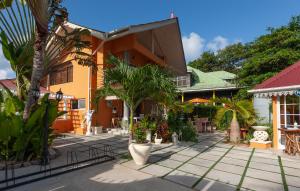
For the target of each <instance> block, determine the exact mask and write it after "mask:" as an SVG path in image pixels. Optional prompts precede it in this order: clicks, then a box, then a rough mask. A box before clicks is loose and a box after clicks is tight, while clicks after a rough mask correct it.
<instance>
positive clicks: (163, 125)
mask: <svg viewBox="0 0 300 191" xmlns="http://www.w3.org/2000/svg"><path fill="white" fill-rule="evenodd" d="M156 133H157V136H158V138H162V142H168V141H170V139H171V135H172V134H171V132H170V129H169V126H168V122H167V121H166V120H162V121H160V122H159V123H158V126H157V130H156Z"/></svg>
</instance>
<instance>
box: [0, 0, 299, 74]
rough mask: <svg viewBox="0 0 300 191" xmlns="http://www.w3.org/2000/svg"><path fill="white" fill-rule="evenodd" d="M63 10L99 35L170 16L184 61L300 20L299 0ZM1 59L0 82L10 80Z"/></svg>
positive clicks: (69, 3)
mask: <svg viewBox="0 0 300 191" xmlns="http://www.w3.org/2000/svg"><path fill="white" fill-rule="evenodd" d="M83 2H84V3H83ZM64 5H65V6H66V7H67V9H68V11H69V18H70V21H71V22H74V23H77V24H81V25H84V26H87V27H91V28H95V29H99V30H103V31H110V30H113V29H115V28H118V27H122V26H127V25H131V24H139V23H145V22H151V21H156V20H162V19H167V18H169V16H170V13H171V11H174V13H175V15H176V16H177V17H179V21H180V26H181V33H182V37H183V44H184V48H185V54H186V58H187V60H188V61H189V60H192V59H195V58H197V57H199V55H200V54H201V53H202V52H203V51H204V50H212V51H217V50H218V49H221V48H224V47H225V46H226V45H228V44H231V43H234V42H239V41H240V42H243V43H245V42H249V41H251V40H253V39H255V38H256V37H257V36H259V35H261V34H264V33H266V29H267V27H269V26H271V27H276V26H280V25H283V24H286V23H287V22H288V21H289V19H290V17H291V16H294V15H299V14H300V1H299V0H115V1H112V0H106V1H104V0H85V1H82V0H64ZM1 55H2V52H1V53H0V62H1V63H0V78H4V77H11V76H12V75H13V74H12V73H11V72H9V71H8V67H7V64H3V56H1Z"/></svg>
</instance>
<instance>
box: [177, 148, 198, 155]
mask: <svg viewBox="0 0 300 191" xmlns="http://www.w3.org/2000/svg"><path fill="white" fill-rule="evenodd" d="M199 153H200V152H199V151H196V150H194V149H185V150H183V151H180V152H178V154H181V155H185V156H190V157H194V156H196V155H198V154H199Z"/></svg>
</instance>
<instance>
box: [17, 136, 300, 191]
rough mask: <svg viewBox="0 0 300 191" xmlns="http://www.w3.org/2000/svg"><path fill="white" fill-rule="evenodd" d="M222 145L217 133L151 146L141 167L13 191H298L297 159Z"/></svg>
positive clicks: (120, 166)
mask: <svg viewBox="0 0 300 191" xmlns="http://www.w3.org/2000/svg"><path fill="white" fill-rule="evenodd" d="M222 140H223V135H222V134H203V135H201V136H200V137H199V142H198V143H181V144H180V145H178V146H173V145H164V147H160V148H157V147H156V149H155V150H154V151H153V152H152V153H151V156H150V158H149V163H148V164H147V165H145V166H137V165H135V164H134V162H133V161H132V160H119V161H114V162H110V163H106V164H102V165H97V166H93V167H90V168H85V169H82V170H78V171H74V172H72V173H68V174H64V175H61V176H57V177H54V178H50V179H46V180H43V181H39V182H36V183H32V184H29V185H25V186H22V187H18V188H15V189H14V190H20V191H21V190H22V191H24V190H28V191H29V190H30V191H34V190H39V191H40V190H41V191H42V190H49V191H50V190H72V191H73V190H74V191H77V190H118V191H126V190H128V191H129V190H130V191H131V190H141V191H144V190H145V191H147V190H149V191H150V190H151V191H153V190H158V191H160V190H175V191H176V190H183V191H185V190H201V191H208V190H209V191H214V190H216V191H219V190H221V191H227V190H228V191H231V190H257V191H281V190H285V191H287V190H290V191H296V190H300V160H299V158H297V157H286V156H279V155H278V154H276V153H274V152H273V151H272V150H257V149H256V150H255V149H251V148H248V147H237V146H233V145H230V144H224V143H223V142H222Z"/></svg>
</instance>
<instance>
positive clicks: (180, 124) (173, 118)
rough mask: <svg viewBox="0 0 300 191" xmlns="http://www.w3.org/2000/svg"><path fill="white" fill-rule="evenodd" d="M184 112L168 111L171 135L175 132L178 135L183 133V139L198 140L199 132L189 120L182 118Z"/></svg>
mask: <svg viewBox="0 0 300 191" xmlns="http://www.w3.org/2000/svg"><path fill="white" fill-rule="evenodd" d="M182 116H183V113H175V112H172V111H170V112H169V113H168V120H167V122H168V127H169V130H170V135H171V134H173V133H174V132H176V133H177V135H179V134H182V140H183V141H193V142H196V141H197V132H196V129H195V128H194V127H193V126H192V125H191V124H190V123H188V121H187V120H185V119H183V118H182Z"/></svg>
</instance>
